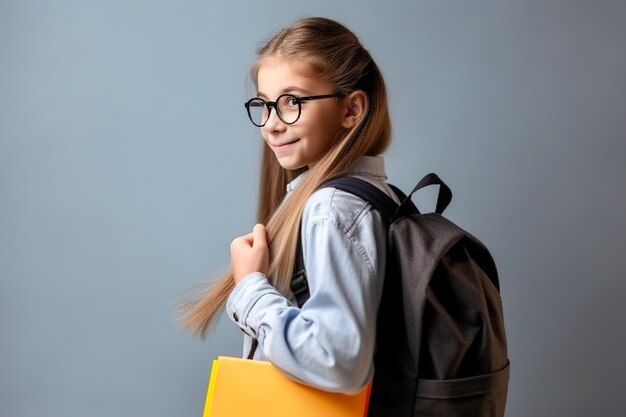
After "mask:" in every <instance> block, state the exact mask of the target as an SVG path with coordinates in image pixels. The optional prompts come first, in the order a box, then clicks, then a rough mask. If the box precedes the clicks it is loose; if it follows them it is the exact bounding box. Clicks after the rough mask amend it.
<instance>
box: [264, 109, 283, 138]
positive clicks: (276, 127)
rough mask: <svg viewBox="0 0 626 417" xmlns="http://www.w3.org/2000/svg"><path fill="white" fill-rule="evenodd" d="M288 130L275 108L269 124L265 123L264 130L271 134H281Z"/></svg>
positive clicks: (271, 113)
mask: <svg viewBox="0 0 626 417" xmlns="http://www.w3.org/2000/svg"><path fill="white" fill-rule="evenodd" d="M286 128H287V125H286V124H285V123H284V122H283V121H282V120H280V117H278V112H277V110H276V109H275V108H274V109H272V111H270V114H269V116H268V118H267V122H266V123H265V126H263V127H262V129H266V130H268V131H270V132H281V131H284V130H285V129H286Z"/></svg>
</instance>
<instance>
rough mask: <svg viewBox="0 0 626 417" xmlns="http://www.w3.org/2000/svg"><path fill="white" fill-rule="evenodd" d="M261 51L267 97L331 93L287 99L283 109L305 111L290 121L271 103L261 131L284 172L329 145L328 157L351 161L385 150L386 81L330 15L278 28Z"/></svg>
mask: <svg viewBox="0 0 626 417" xmlns="http://www.w3.org/2000/svg"><path fill="white" fill-rule="evenodd" d="M258 55H259V57H258V60H257V62H256V63H255V65H254V66H253V68H252V71H251V73H252V79H253V81H254V83H255V85H256V87H257V91H258V96H259V97H260V98H262V99H264V100H265V101H269V102H273V101H275V100H276V99H277V98H278V97H279V96H280V95H282V94H286V93H290V94H293V95H294V96H296V97H310V96H319V95H323V96H326V95H333V96H334V97H330V98H322V99H319V100H318V99H314V100H307V99H306V98H305V99H303V100H302V101H301V102H300V103H299V104H298V103H297V102H296V101H298V99H297V98H293V97H289V96H287V97H283V98H282V99H281V100H280V101H279V103H277V105H278V106H279V107H280V108H283V109H285V108H289V107H292V108H293V111H292V112H291V113H293V115H294V116H295V117H297V115H298V109H300V110H301V111H300V116H299V118H298V119H297V120H296V121H295V122H294V123H293V124H290V122H292V121H293V119H290V118H286V117H283V119H285V120H284V121H283V120H281V119H280V118H279V117H277V111H276V108H271V107H270V108H269V111H270V114H269V119H268V120H267V123H266V124H265V125H264V126H263V127H262V128H261V133H262V136H263V138H264V139H265V141H266V142H267V144H268V146H269V148H270V149H269V150H272V151H273V152H268V154H269V155H272V153H274V154H275V156H276V159H277V161H276V162H277V163H278V164H279V165H281V166H282V167H283V168H284V169H286V170H288V171H296V170H299V169H300V168H305V167H310V165H311V164H312V163H314V162H317V161H318V160H319V159H320V158H321V157H324V156H325V155H326V154H327V153H328V151H329V150H331V149H334V152H332V153H331V155H330V156H328V158H330V159H333V160H334V159H341V160H343V161H346V162H348V163H352V162H354V161H355V160H356V159H357V158H358V157H360V156H362V155H377V154H380V153H382V152H383V151H384V150H385V149H386V147H387V145H388V144H389V140H390V133H391V123H390V120H389V113H388V109H387V97H386V90H385V84H384V81H383V78H382V75H381V73H380V71H379V69H378V67H377V65H376V63H375V62H374V61H373V59H372V57H371V56H370V54H369V53H368V52H367V50H365V49H364V48H363V46H362V45H361V43H360V42H359V40H358V38H357V37H356V36H355V35H354V34H353V33H352V32H351V31H350V30H348V29H347V28H346V27H345V26H343V25H341V24H340V23H337V22H335V21H333V20H330V19H325V18H306V19H302V20H299V21H297V22H296V23H295V24H293V25H291V26H289V27H287V28H284V29H282V30H281V31H279V32H278V33H277V34H276V35H275V36H274V37H272V38H271V39H270V40H269V41H268V42H267V43H266V44H265V45H263V46H262V47H261V48H259V50H258ZM257 110H258V109H257ZM283 113H285V111H284V112H283ZM295 117H294V119H295ZM285 122H288V123H285ZM300 140H302V142H300V143H295V142H296V141H300ZM292 144H293V146H291V145H292ZM292 151H293V152H292ZM329 162H331V165H333V164H332V161H329Z"/></svg>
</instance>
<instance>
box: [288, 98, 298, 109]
mask: <svg viewBox="0 0 626 417" xmlns="http://www.w3.org/2000/svg"><path fill="white" fill-rule="evenodd" d="M285 104H286V105H287V106H288V107H298V97H296V96H285Z"/></svg>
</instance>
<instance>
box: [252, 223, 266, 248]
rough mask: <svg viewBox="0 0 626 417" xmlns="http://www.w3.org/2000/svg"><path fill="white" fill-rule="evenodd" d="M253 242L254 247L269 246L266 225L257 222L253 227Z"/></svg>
mask: <svg viewBox="0 0 626 417" xmlns="http://www.w3.org/2000/svg"><path fill="white" fill-rule="evenodd" d="M252 236H253V242H252V245H253V246H254V247H263V246H267V230H266V229H265V226H263V225H262V224H260V223H259V224H256V225H255V226H254V228H253V229H252Z"/></svg>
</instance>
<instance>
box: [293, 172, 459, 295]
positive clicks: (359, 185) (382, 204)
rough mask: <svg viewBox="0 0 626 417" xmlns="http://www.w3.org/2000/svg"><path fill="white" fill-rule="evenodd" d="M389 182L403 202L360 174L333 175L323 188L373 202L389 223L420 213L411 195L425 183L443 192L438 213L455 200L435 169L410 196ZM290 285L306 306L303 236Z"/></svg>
mask: <svg viewBox="0 0 626 417" xmlns="http://www.w3.org/2000/svg"><path fill="white" fill-rule="evenodd" d="M388 185H389V187H391V189H392V190H393V192H394V193H395V194H396V196H397V197H398V199H399V200H400V201H401V203H400V205H398V204H397V203H396V202H395V201H394V200H393V199H392V198H391V197H389V196H388V195H387V194H386V193H385V192H384V191H382V190H380V189H379V188H378V187H376V186H375V185H373V184H371V183H369V182H367V181H365V180H362V179H360V178H356V177H337V178H333V179H331V180H329V181H327V182H325V183H324V184H322V186H321V187H320V188H327V187H334V188H337V189H339V190H342V191H346V192H348V193H350V194H353V195H355V196H357V197H359V198H361V199H363V200H365V201H367V202H368V203H370V204H371V205H372V207H374V208H375V209H376V210H378V211H379V212H380V214H381V215H382V216H383V219H384V220H385V221H386V222H387V225H390V224H391V223H393V222H394V220H395V219H397V218H398V217H401V216H405V215H407V214H411V213H419V210H418V209H417V207H416V206H415V204H413V201H412V200H411V197H412V196H413V194H414V193H415V192H417V191H418V190H420V189H422V188H424V187H428V186H430V185H438V186H439V195H438V196H437V206H436V208H435V212H436V213H439V214H441V213H443V211H444V210H445V209H446V208H447V207H448V205H449V204H450V201H452V191H451V190H450V187H448V186H447V185H446V183H444V182H443V181H442V180H441V178H439V176H438V175H437V174H435V173H432V172H431V173H430V174H427V175H425V176H424V178H422V179H421V180H420V181H419V182H418V183H417V185H416V186H415V187H414V188H413V191H411V192H410V193H409V195H408V196H407V195H405V194H404V193H403V192H402V191H401V190H400V189H399V188H398V187H396V186H394V185H392V184H388ZM290 286H291V292H293V294H294V296H295V297H296V302H297V303H298V307H302V305H303V304H304V303H305V302H306V300H308V299H309V297H310V292H309V284H308V281H307V277H306V268H305V267H304V255H303V253H302V243H301V236H299V237H298V245H297V252H296V266H295V268H294V275H293V277H292V279H291V284H290Z"/></svg>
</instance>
